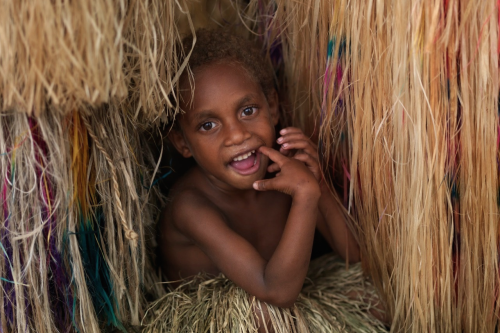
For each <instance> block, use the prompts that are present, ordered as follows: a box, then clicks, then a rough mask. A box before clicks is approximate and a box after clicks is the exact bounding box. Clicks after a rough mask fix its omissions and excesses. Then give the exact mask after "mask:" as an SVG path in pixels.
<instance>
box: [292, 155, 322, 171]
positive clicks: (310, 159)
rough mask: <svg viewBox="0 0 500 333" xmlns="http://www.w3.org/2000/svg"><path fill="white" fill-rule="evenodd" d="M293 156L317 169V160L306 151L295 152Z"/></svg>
mask: <svg viewBox="0 0 500 333" xmlns="http://www.w3.org/2000/svg"><path fill="white" fill-rule="evenodd" d="M293 158H294V159H296V160H299V161H301V162H303V163H305V164H306V165H307V166H308V167H311V168H313V169H317V170H319V163H318V160H317V159H315V158H314V157H313V156H311V155H309V154H307V153H299V154H295V156H294V157H293Z"/></svg>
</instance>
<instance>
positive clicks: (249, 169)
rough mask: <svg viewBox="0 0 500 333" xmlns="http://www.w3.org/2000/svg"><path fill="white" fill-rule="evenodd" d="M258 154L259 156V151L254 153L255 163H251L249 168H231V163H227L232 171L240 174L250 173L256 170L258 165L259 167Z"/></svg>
mask: <svg viewBox="0 0 500 333" xmlns="http://www.w3.org/2000/svg"><path fill="white" fill-rule="evenodd" d="M260 156H261V153H260V152H256V153H255V164H254V165H252V166H251V167H250V168H248V169H245V170H239V169H236V168H233V167H232V166H231V164H229V166H230V167H231V169H233V170H234V171H236V172H237V173H239V174H240V175H243V176H247V175H251V174H253V173H255V172H257V170H259V167H260Z"/></svg>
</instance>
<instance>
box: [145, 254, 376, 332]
mask: <svg viewBox="0 0 500 333" xmlns="http://www.w3.org/2000/svg"><path fill="white" fill-rule="evenodd" d="M378 302H380V300H379V299H378V296H377V294H376V292H375V289H374V288H373V286H372V285H371V283H370V282H369V281H368V280H367V279H366V278H365V277H364V275H363V272H362V270H361V266H360V265H354V266H352V267H350V268H349V269H346V268H345V263H343V262H342V261H341V260H339V259H338V258H336V257H335V256H331V255H330V256H325V257H322V258H319V259H317V260H315V261H314V262H313V263H311V267H310V271H309V275H308V279H307V280H306V282H305V285H304V288H303V290H302V293H301V295H300V296H299V298H298V300H297V302H296V303H295V305H294V306H293V307H292V308H289V309H282V308H278V307H275V306H271V305H268V304H265V303H264V302H260V301H258V300H257V299H255V298H254V297H252V296H249V295H248V294H247V293H246V292H245V291H244V290H242V289H240V288H238V287H237V286H235V285H234V284H233V283H232V282H231V281H230V280H228V279H226V278H225V277H224V276H222V275H221V276H219V277H217V278H212V279H208V278H207V277H206V276H203V275H198V276H196V277H195V278H194V279H193V280H191V281H187V282H185V283H183V284H182V285H181V286H179V287H178V288H177V289H175V290H173V291H171V292H169V293H168V294H167V295H165V296H164V297H162V298H161V299H159V300H157V301H156V302H154V303H153V304H152V305H151V307H150V309H149V310H148V312H147V314H146V317H145V319H144V321H143V322H144V324H145V325H146V326H147V327H146V328H145V329H144V330H143V333H152V332H156V333H161V332H257V330H258V322H257V321H256V318H255V315H254V313H255V312H254V311H255V309H258V310H257V311H260V309H262V308H263V307H267V311H268V313H269V317H270V320H271V326H272V329H274V332H277V333H278V332H283V333H288V332H301V333H302V332H318V333H319V332H385V331H386V329H385V327H384V325H383V324H382V323H381V322H380V321H378V320H377V319H376V318H374V317H373V316H372V315H371V314H370V313H369V311H370V310H374V311H375V310H376V309H375V306H376V305H377V304H378ZM269 329H271V327H269Z"/></svg>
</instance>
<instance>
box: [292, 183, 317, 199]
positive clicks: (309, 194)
mask: <svg viewBox="0 0 500 333" xmlns="http://www.w3.org/2000/svg"><path fill="white" fill-rule="evenodd" d="M321 192H322V191H321V188H320V185H319V184H317V183H316V184H308V185H307V186H306V185H300V186H299V188H298V190H297V191H296V192H295V193H294V195H293V196H292V197H293V200H300V201H309V202H310V201H316V202H318V201H319V198H320V197H321Z"/></svg>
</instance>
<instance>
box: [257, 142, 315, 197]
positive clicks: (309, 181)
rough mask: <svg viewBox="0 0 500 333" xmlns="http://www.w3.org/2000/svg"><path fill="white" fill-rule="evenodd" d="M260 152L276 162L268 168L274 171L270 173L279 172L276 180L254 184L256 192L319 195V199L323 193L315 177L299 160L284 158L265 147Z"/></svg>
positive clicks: (293, 195)
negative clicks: (273, 191)
mask: <svg viewBox="0 0 500 333" xmlns="http://www.w3.org/2000/svg"><path fill="white" fill-rule="evenodd" d="M259 151H260V152H261V153H262V154H264V155H266V156H268V157H269V159H271V160H272V161H273V162H275V163H273V164H272V165H270V166H269V167H268V170H269V169H272V170H273V171H270V172H276V171H279V172H278V173H277V174H276V177H274V178H271V179H265V180H259V181H256V182H254V183H253V187H254V188H255V189H256V190H259V191H269V190H276V191H280V192H283V193H286V194H288V195H291V196H292V197H295V195H297V194H298V193H301V194H304V195H306V196H315V195H317V196H318V198H319V195H320V193H321V192H320V187H319V185H318V181H317V180H316V179H315V175H313V174H312V173H311V171H309V170H308V168H307V167H306V165H304V163H302V162H301V161H300V160H299V159H298V158H297V159H295V158H290V157H286V156H283V155H282V154H280V153H279V152H278V151H276V150H274V149H271V148H269V147H265V146H263V147H260V148H259Z"/></svg>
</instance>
